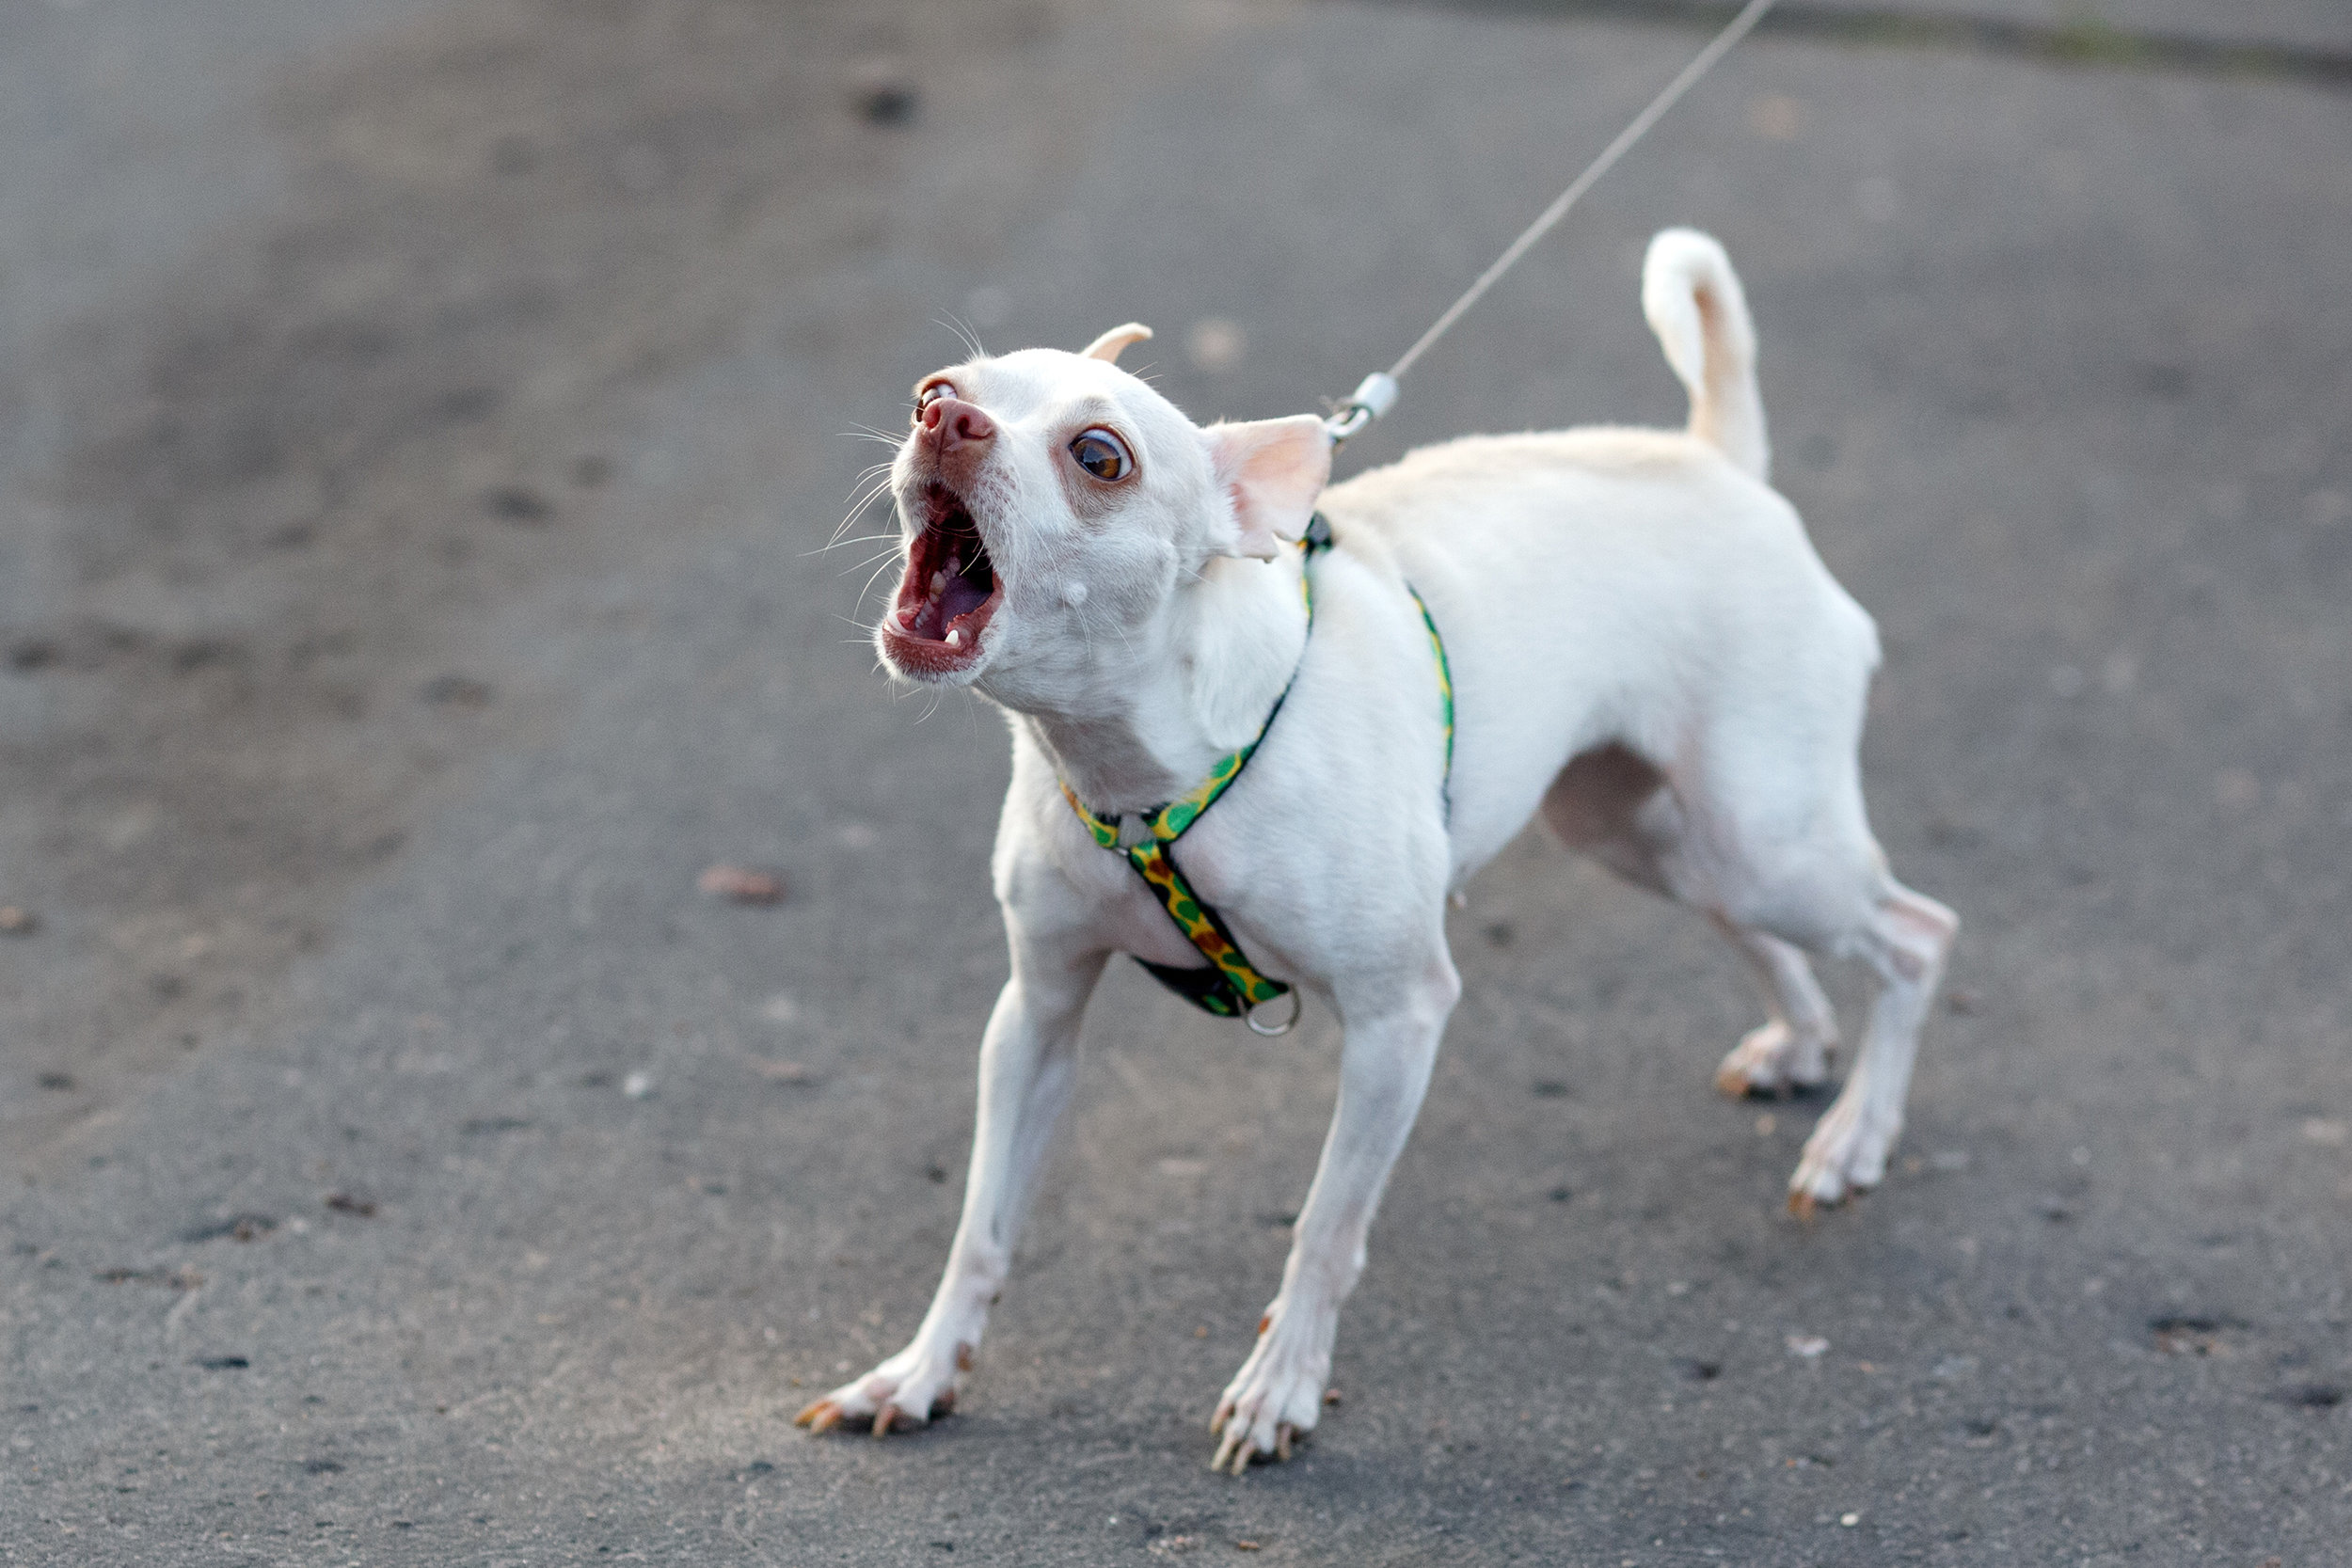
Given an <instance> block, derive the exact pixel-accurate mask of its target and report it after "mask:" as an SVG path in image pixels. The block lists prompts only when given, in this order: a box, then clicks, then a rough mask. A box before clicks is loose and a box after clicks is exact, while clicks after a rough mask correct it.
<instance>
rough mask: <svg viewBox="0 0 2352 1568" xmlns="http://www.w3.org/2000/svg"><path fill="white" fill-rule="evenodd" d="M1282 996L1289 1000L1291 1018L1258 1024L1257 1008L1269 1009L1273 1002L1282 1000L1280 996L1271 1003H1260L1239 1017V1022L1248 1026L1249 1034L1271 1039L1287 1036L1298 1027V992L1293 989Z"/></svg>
mask: <svg viewBox="0 0 2352 1568" xmlns="http://www.w3.org/2000/svg"><path fill="white" fill-rule="evenodd" d="M1283 995H1286V996H1288V997H1289V998H1290V999H1291V1016H1290V1017H1288V1018H1286V1019H1284V1020H1283V1021H1282V1022H1279V1023H1272V1024H1267V1023H1260V1022H1258V1007H1271V1006H1274V1003H1275V1002H1279V1001H1280V1000H1282V998H1281V997H1280V996H1278V997H1276V998H1274V1000H1273V1001H1272V1002H1261V1003H1259V1004H1258V1006H1256V1007H1251V1008H1250V1009H1249V1010H1248V1012H1245V1013H1243V1014H1242V1015H1241V1021H1242V1022H1244V1023H1247V1024H1248V1025H1249V1031H1250V1033H1251V1034H1255V1035H1263V1036H1264V1037H1266V1038H1267V1039H1272V1038H1274V1037H1276V1036H1278V1035H1287V1034H1289V1033H1290V1032H1291V1031H1292V1030H1293V1029H1295V1028H1296V1027H1298V1013H1299V1007H1300V1003H1299V1000H1298V991H1297V990H1296V989H1295V988H1294V989H1292V990H1288V991H1285V992H1284V993H1283Z"/></svg>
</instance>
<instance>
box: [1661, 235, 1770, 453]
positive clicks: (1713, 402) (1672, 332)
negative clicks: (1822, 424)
mask: <svg viewBox="0 0 2352 1568" xmlns="http://www.w3.org/2000/svg"><path fill="white" fill-rule="evenodd" d="M1642 314H1644V315H1645V316H1647V317H1648V318H1649V325H1650V330H1651V331H1653V332H1655V333H1657V334H1658V341H1659V342H1660V343H1661V345H1663V346H1664V348H1665V350H1666V363H1667V364H1669V365H1671V366H1673V367H1674V372H1675V374H1676V375H1677V376H1679V377H1681V378H1682V385H1683V386H1685V387H1686V388H1690V392H1691V427H1690V428H1691V434H1692V435H1693V436H1697V437H1698V438H1699V439H1700V440H1702V441H1706V442H1708V443H1709V444H1710V445H1712V446H1714V447H1716V448H1718V449H1720V450H1721V451H1722V452H1723V454H1724V456H1725V457H1728V458H1730V459H1731V461H1732V462H1733V463H1735V464H1737V465H1738V466H1739V467H1741V468H1744V469H1746V470H1747V471H1748V472H1749V473H1751V474H1754V475H1755V476H1756V478H1758V479H1763V478H1765V477H1766V476H1767V474H1768V473H1769V471H1770V470H1771V467H1772V443H1771V441H1770V440H1769V439H1767V438H1766V436H1765V434H1764V400H1763V398H1762V397H1761V396H1760V395H1759V394H1758V393H1757V391H1756V325H1755V324H1754V323H1753V322H1751V321H1750V320H1749V319H1748V301H1747V296H1746V295H1745V294H1743V293H1740V275H1739V274H1738V273H1736V272H1734V271H1732V270H1731V258H1730V257H1728V256H1726V255H1724V247H1723V246H1722V245H1718V244H1716V243H1715V240H1714V238H1713V237H1712V236H1711V235H1708V234H1702V233H1700V232H1699V231H1698V230H1695V229H1668V230H1662V231H1661V232H1660V234H1659V235H1658V237H1657V238H1656V239H1654V240H1652V241H1650V243H1649V256H1648V259H1647V260H1645V261H1644V262H1643V263H1642Z"/></svg>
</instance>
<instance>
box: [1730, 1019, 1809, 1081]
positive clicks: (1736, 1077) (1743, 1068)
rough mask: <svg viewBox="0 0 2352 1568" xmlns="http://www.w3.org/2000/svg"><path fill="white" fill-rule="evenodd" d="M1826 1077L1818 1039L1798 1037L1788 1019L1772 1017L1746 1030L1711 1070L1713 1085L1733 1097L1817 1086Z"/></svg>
mask: <svg viewBox="0 0 2352 1568" xmlns="http://www.w3.org/2000/svg"><path fill="white" fill-rule="evenodd" d="M1828 1076H1829V1052H1828V1047H1827V1045H1826V1044H1825V1043H1824V1042H1823V1041H1820V1040H1806V1039H1803V1038H1800V1037H1798V1034H1797V1032H1796V1031H1795V1030H1794V1029H1792V1028H1790V1027H1789V1026H1788V1022H1786V1021H1784V1020H1781V1019H1774V1020H1772V1022H1770V1023H1766V1024H1763V1025H1761V1026H1759V1027H1757V1028H1755V1029H1751V1030H1749V1031H1748V1034H1747V1037H1746V1038H1744V1039H1742V1040H1741V1041H1740V1043H1739V1044H1738V1045H1735V1046H1733V1047H1732V1048H1731V1053H1730V1054H1729V1055H1727V1056H1725V1057H1724V1061H1723V1065H1722V1066H1721V1067H1719V1068H1717V1069H1715V1088H1716V1090H1717V1091H1718V1092H1719V1093H1722V1094H1726V1095H1729V1096H1730V1097H1731V1098H1732V1099H1734V1100H1744V1099H1746V1098H1747V1097H1748V1096H1750V1095H1778V1094H1784V1093H1788V1092H1790V1091H1794V1090H1801V1089H1812V1088H1819V1087H1820V1085H1821V1083H1822V1081H1823V1080H1824V1079H1826V1078H1827V1077H1828Z"/></svg>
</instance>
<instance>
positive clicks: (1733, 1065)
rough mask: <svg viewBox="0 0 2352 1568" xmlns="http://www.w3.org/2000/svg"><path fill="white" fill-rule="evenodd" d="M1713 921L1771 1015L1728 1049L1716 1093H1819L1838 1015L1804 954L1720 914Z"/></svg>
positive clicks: (1717, 1071) (1734, 1096) (1833, 1045)
mask: <svg viewBox="0 0 2352 1568" xmlns="http://www.w3.org/2000/svg"><path fill="white" fill-rule="evenodd" d="M1713 919H1714V921H1715V924H1716V926H1717V927H1720V928H1721V929H1722V931H1723V933H1724V936H1725V937H1727V938H1729V939H1730V941H1731V943H1732V945H1733V946H1735V947H1737V948H1739V949H1740V954H1741V955H1742V956H1743V957H1745V958H1747V960H1748V962H1749V963H1750V964H1751V965H1752V966H1754V968H1755V970H1756V974H1757V976H1758V977H1759V978H1760V979H1761V980H1762V981H1763V982H1764V1004H1765V1007H1766V1009H1767V1010H1768V1012H1769V1013H1770V1015H1771V1016H1770V1017H1769V1018H1768V1019H1767V1020H1766V1021H1765V1022H1763V1023H1761V1024H1759V1025H1757V1026H1756V1028H1754V1029H1751V1030H1750V1031H1748V1034H1747V1037H1745V1038H1744V1039H1742V1040H1740V1043H1739V1044H1738V1045H1735V1046H1733V1047H1732V1048H1731V1053H1730V1054H1729V1055H1727V1056H1725V1057H1724V1060H1723V1065H1722V1066H1720V1067H1718V1068H1717V1069H1715V1087H1716V1088H1717V1089H1719V1090H1721V1091H1722V1092H1723V1093H1724V1094H1727V1095H1729V1096H1731V1098H1732V1099H1734V1100H1739V1099H1742V1098H1744V1097H1746V1096H1748V1095H1752V1094H1764V1095H1771V1094H1779V1093H1782V1092H1783V1091H1786V1090H1791V1089H1810V1088H1818V1087H1820V1084H1821V1081H1822V1080H1823V1079H1825V1078H1827V1077H1828V1076H1829V1056H1830V1053H1831V1052H1832V1051H1833V1050H1835V1049H1836V1045H1837V1013H1836V1009H1835V1008H1833V1007H1832V1006H1830V1002H1829V998H1828V997H1827V996H1826V995H1824V994H1822V991H1821V983H1820V981H1819V980H1817V979H1815V978H1814V977H1813V965H1812V963H1811V962H1810V961H1809V960H1808V959H1807V958H1805V956H1804V949H1803V948H1801V947H1798V946H1796V945H1795V944H1793V943H1791V942H1783V941H1781V940H1780V938H1778V937H1776V936H1773V935H1772V934H1771V933H1769V932H1766V931H1758V930H1751V929H1749V928H1747V927H1741V926H1735V925H1734V924H1732V922H1731V921H1730V920H1728V919H1727V918H1725V917H1724V916H1723V915H1721V914H1717V915H1715V916H1713Z"/></svg>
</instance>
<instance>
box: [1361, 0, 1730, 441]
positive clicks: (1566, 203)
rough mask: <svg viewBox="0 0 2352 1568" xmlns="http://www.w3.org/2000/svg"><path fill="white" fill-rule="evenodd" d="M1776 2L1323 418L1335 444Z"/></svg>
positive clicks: (1690, 70)
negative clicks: (1394, 359)
mask: <svg viewBox="0 0 2352 1568" xmlns="http://www.w3.org/2000/svg"><path fill="white" fill-rule="evenodd" d="M1772 4H1773V0H1748V3H1747V4H1746V5H1745V6H1743V7H1741V8H1740V14H1739V15H1738V16H1735V17H1733V18H1732V19H1731V20H1730V22H1728V23H1726V24H1724V30H1723V31H1722V32H1720V33H1717V34H1716V35H1715V37H1714V39H1713V40H1712V41H1711V42H1709V43H1708V46H1707V47H1706V48H1704V49H1702V50H1700V51H1699V52H1698V53H1697V54H1696V55H1693V56H1692V59H1691V63H1690V64H1689V65H1686V66H1684V67H1683V68H1682V73H1681V74H1680V75H1678V76H1677V77H1676V78H1675V79H1674V80H1673V81H1671V82H1669V83H1667V84H1666V86H1665V88H1664V90H1662V91H1661V92H1660V93H1659V95H1658V96H1657V97H1655V98H1653V99H1651V100H1650V101H1649V106H1648V107H1647V108H1645V109H1644V110H1643V111H1642V112H1641V113H1640V114H1638V115H1635V116H1634V117H1633V119H1632V122H1631V123H1630V124H1629V125H1627V126H1626V128H1625V129H1624V130H1622V131H1620V132H1618V133H1617V139H1616V140H1615V141H1613V142H1611V143H1610V144H1609V145H1608V146H1607V147H1605V148H1603V149H1601V153H1600V156H1599V157H1597V158H1595V159H1594V160H1593V161H1592V162H1591V163H1590V164H1588V165H1586V166H1585V168H1584V172H1583V173H1581V174H1580V175H1578V176H1577V177H1576V179H1575V180H1574V181H1573V182H1571V183H1570V184H1569V186H1568V188H1567V189H1566V190H1565V191H1562V192H1561V193H1560V195H1559V198H1558V199H1556V200H1555V201H1553V202H1552V204H1551V205H1550V206H1549V207H1547V208H1545V209H1544V210H1543V213H1542V214H1541V215H1539V216H1538V217H1537V218H1536V219H1535V221H1534V223H1531V224H1529V225H1528V226H1527V228H1526V230H1524V231H1523V232H1522V233H1521V234H1520V235H1519V237H1518V239H1516V240H1513V241H1512V242H1511V244H1510V246H1509V247H1508V248H1507V249H1505V250H1504V251H1503V253H1502V255H1500V256H1498V257H1496V258H1495V260H1494V264H1493V265H1491V266H1489V267H1488V268H1487V269H1486V271H1485V272H1482V273H1480V274H1479V275H1478V281H1477V282H1475V283H1472V284H1471V285H1470V287H1469V288H1468V289H1465V290H1464V291H1463V292H1462V297H1461V298H1459V299H1457V300H1455V301H1454V303H1453V304H1451V305H1449V306H1447V307H1446V309H1445V314H1444V315H1442V316H1439V317H1438V319H1437V320H1436V321H1435V322H1433V323H1431V324H1430V327H1429V330H1428V331H1426V332H1424V333H1422V335H1421V336H1420V338H1418V339H1416V340H1415V341H1414V343H1413V346H1412V347H1411V348H1408V349H1406V351H1405V355H1404V357H1402V358H1400V359H1399V360H1397V362H1396V363H1395V364H1393V365H1391V366H1390V367H1389V368H1388V369H1387V370H1385V371H1375V372H1372V373H1371V374H1370V375H1368V376H1366V377H1364V379H1363V383H1362V385H1360V386H1359V387H1358V388H1356V389H1355V391H1353V392H1351V393H1349V394H1348V397H1347V401H1346V402H1344V403H1343V404H1340V406H1339V408H1338V410H1337V411H1336V412H1334V413H1333V414H1332V415H1331V417H1330V418H1329V419H1327V420H1324V421H1323V428H1324V431H1325V432H1326V434H1327V435H1328V436H1330V438H1331V444H1332V445H1333V446H1334V447H1336V446H1338V445H1339V444H1340V443H1341V442H1343V441H1344V440H1346V439H1347V438H1348V437H1349V436H1354V435H1356V434H1357V433H1358V432H1359V431H1361V430H1362V429H1364V427H1365V426H1367V425H1369V424H1371V423H1372V421H1373V420H1376V419H1378V418H1379V417H1380V416H1381V415H1383V414H1385V413H1387V412H1388V411H1389V410H1390V409H1391V408H1393V407H1395V406H1396V397H1397V383H1398V382H1400V381H1402V380H1404V379H1405V372H1406V371H1409V370H1411V369H1412V368H1413V362H1414V361H1415V360H1417V359H1419V358H1420V357H1421V356H1422V355H1423V354H1425V353H1426V352H1428V349H1429V346H1430V345H1431V344H1432V343H1435V342H1436V341H1438V339H1440V338H1442V337H1444V336H1445V335H1446V332H1447V330H1448V329H1449V328H1451V327H1452V326H1453V325H1454V323H1455V322H1457V321H1460V320H1461V319H1462V316H1463V314H1464V313H1465V312H1467V311H1468V310H1469V309H1470V307H1471V306H1473V305H1475V304H1477V303H1478V302H1479V300H1480V299H1481V298H1483V297H1484V296H1485V294H1486V291H1487V290H1488V289H1491V288H1493V287H1494V285H1495V281H1496V279H1498V278H1500V277H1502V275H1503V274H1504V273H1506V272H1509V271H1510V270H1511V268H1512V266H1513V265H1514V264H1515V263H1517V262H1518V259H1519V258H1520V257H1522V256H1524V255H1526V254H1527V253H1528V251H1529V250H1530V249H1532V248H1533V247H1534V244H1535V242H1536V241H1538V240H1540V239H1542V238H1543V237H1544V236H1545V235H1546V234H1549V232H1551V229H1552V226H1553V225H1554V224H1556V223H1558V222H1559V221H1560V220H1561V219H1562V218H1564V217H1565V216H1567V215H1568V209H1569V208H1571V207H1573V206H1575V205H1576V203H1577V199H1578V198H1580V197H1581V196H1582V195H1583V194H1584V193H1585V192H1586V191H1588V190H1590V189H1592V187H1593V185H1594V183H1595V182H1597V181H1598V180H1599V179H1600V177H1601V176H1602V175H1604V174H1606V173H1608V172H1609V170H1610V169H1611V168H1612V167H1613V166H1614V165H1615V164H1616V162H1617V160H1618V159H1620V158H1622V157H1624V156H1625V155H1626V153H1628V152H1629V151H1630V150H1632V148H1633V144H1634V143H1635V142H1638V141H1640V140H1641V139H1642V137H1643V136H1644V135H1646V134H1647V133H1648V131H1649V128H1650V127H1651V126H1653V125H1655V124H1657V123H1658V121H1659V120H1660V119H1662V118H1663V117H1664V115H1665V113H1666V111H1667V110H1668V109H1671V108H1673V107H1674V106H1675V103H1676V101H1677V99H1679V98H1681V96H1682V95H1683V94H1684V93H1685V92H1688V91H1689V90H1690V89H1691V87H1692V84H1693V83H1695V82H1696V81H1697V80H1698V79H1699V78H1700V77H1702V76H1704V75H1706V74H1707V73H1708V71H1710V70H1712V69H1713V68H1714V65H1715V62H1716V61H1717V60H1720V59H1722V58H1723V57H1724V55H1727V54H1729V53H1730V52H1731V46H1732V45H1733V44H1735V43H1738V42H1739V41H1740V40H1741V39H1743V38H1745V37H1747V36H1748V32H1749V30H1750V29H1751V28H1753V27H1754V26H1755V25H1756V24H1757V23H1758V22H1761V21H1762V20H1764V13H1765V12H1766V11H1769V10H1771V9H1772Z"/></svg>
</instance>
